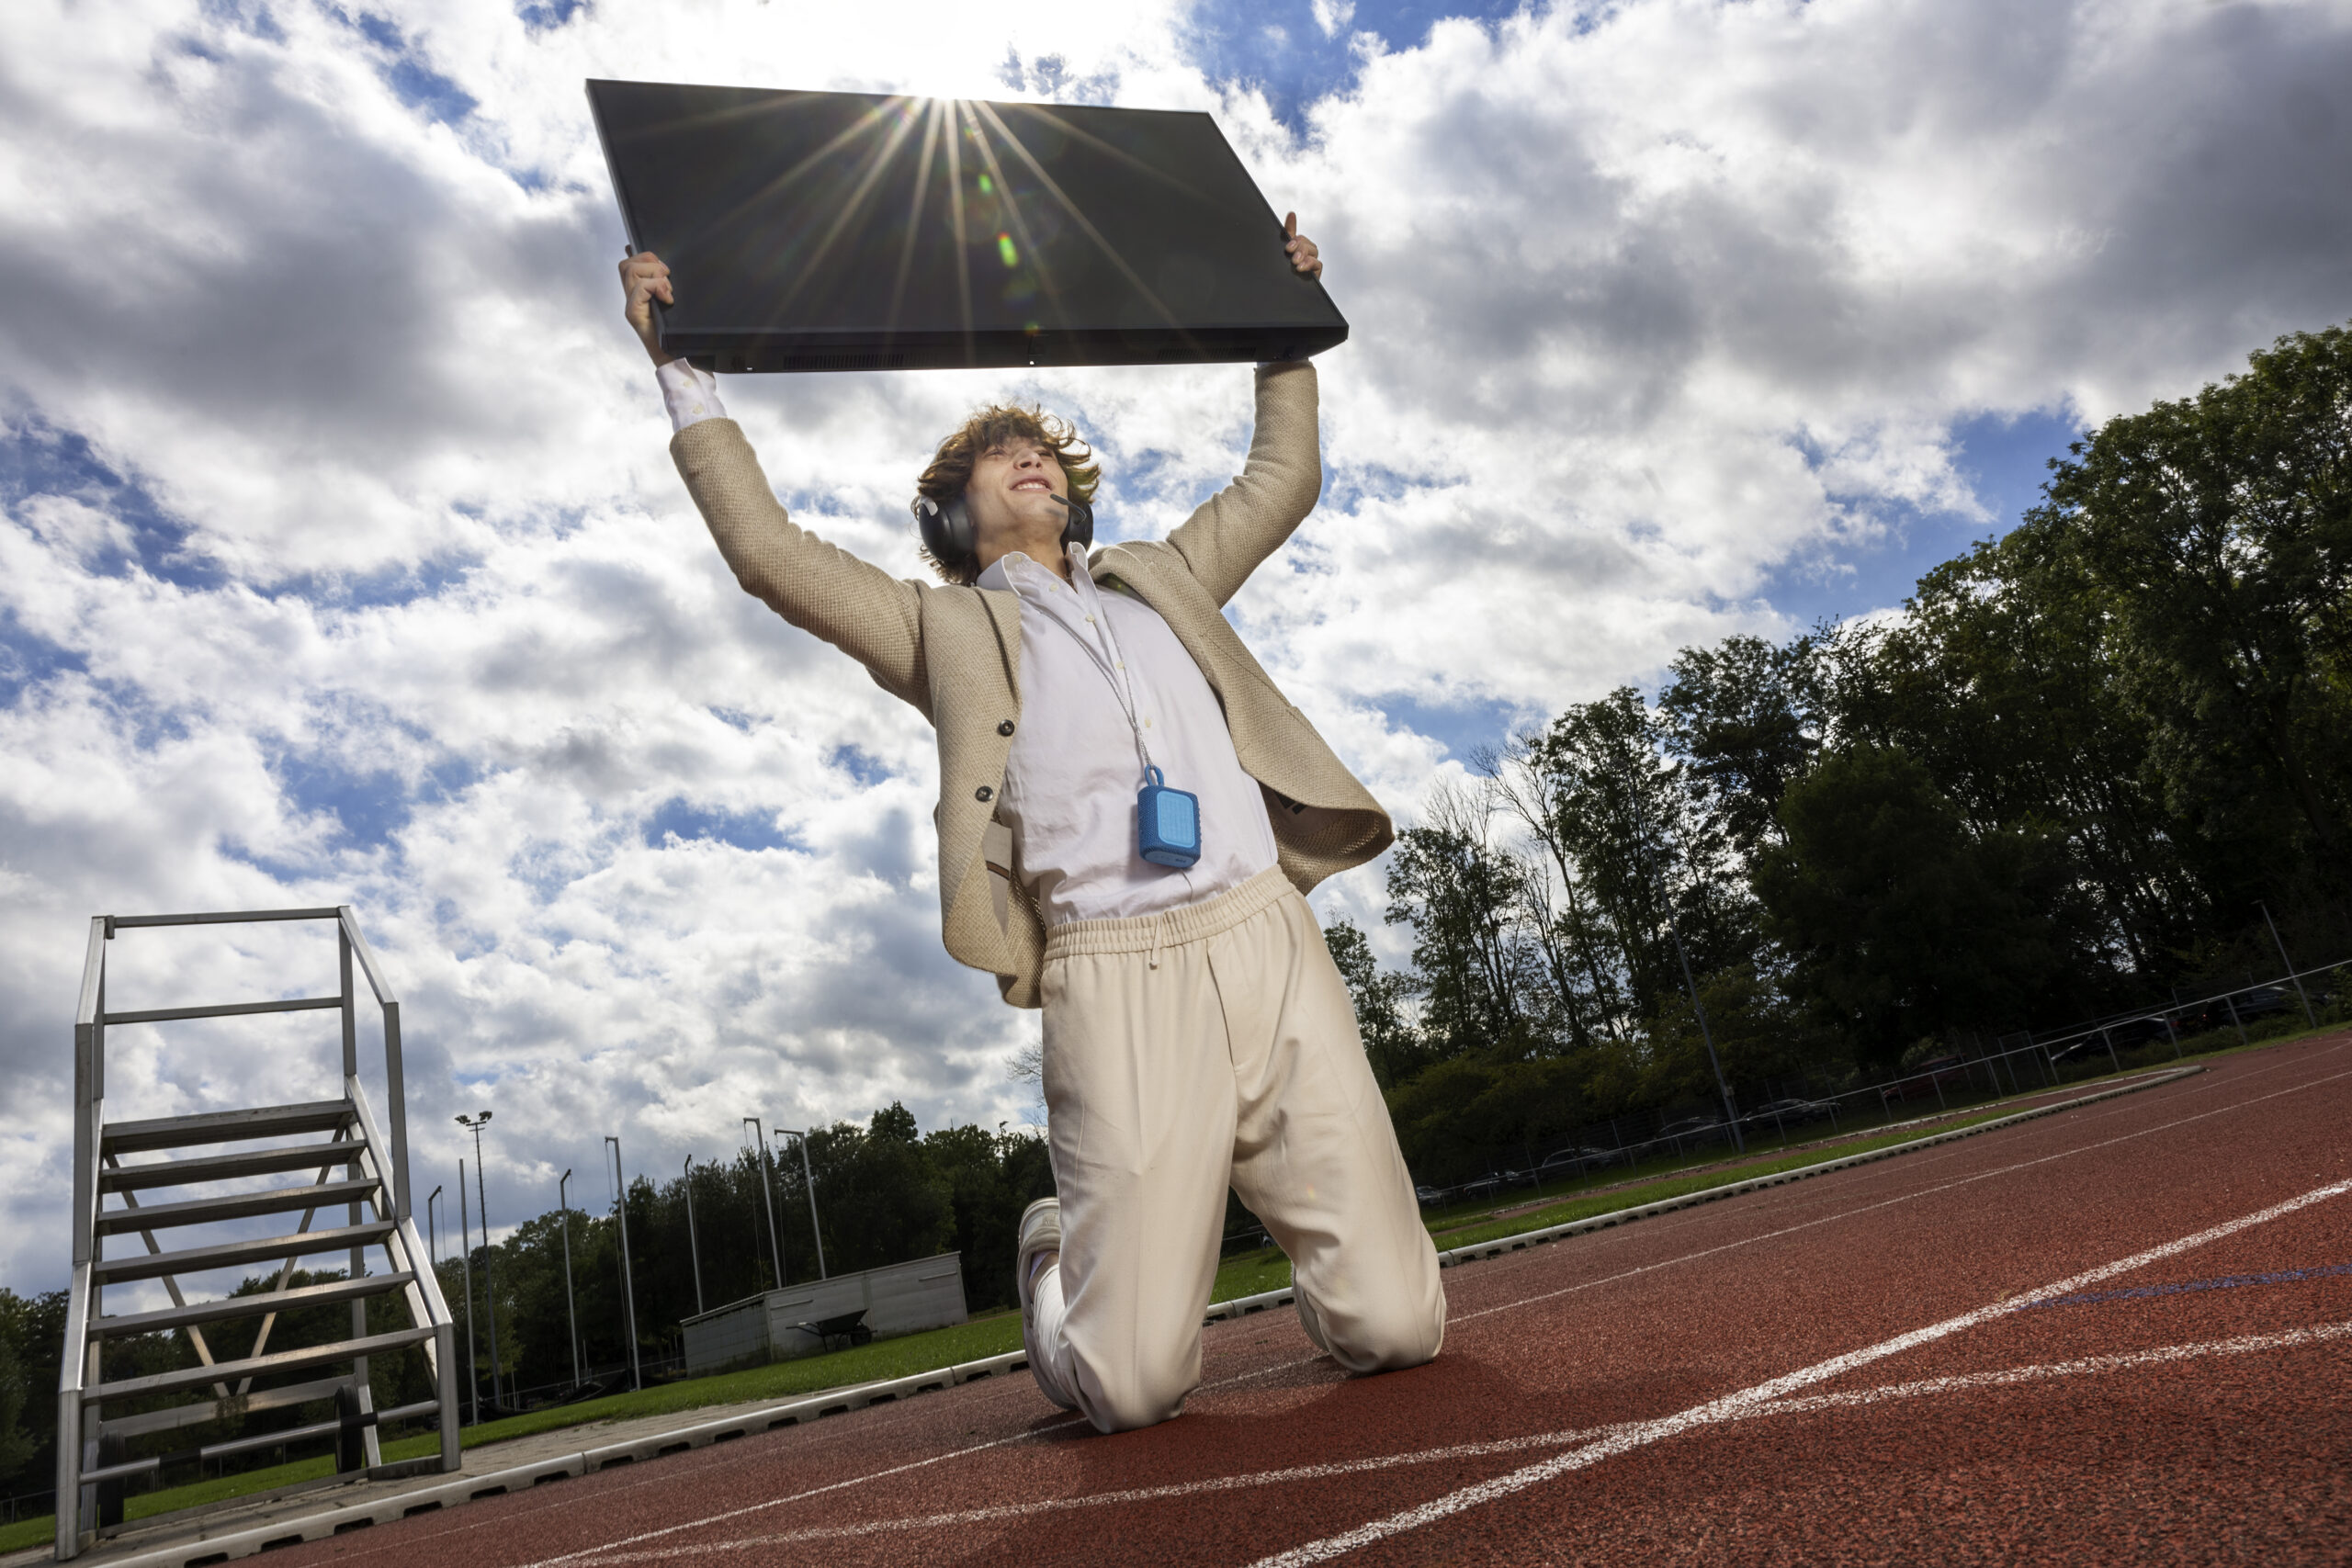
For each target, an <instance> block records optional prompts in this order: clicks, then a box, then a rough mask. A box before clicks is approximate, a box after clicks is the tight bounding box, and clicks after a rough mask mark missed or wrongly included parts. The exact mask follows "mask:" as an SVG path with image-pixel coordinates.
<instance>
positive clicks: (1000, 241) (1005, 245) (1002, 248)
mask: <svg viewBox="0 0 2352 1568" xmlns="http://www.w3.org/2000/svg"><path fill="white" fill-rule="evenodd" d="M996 254H998V255H999V256H1001V258H1003V261H1004V265H1007V266H1019V265H1021V253H1020V252H1018V251H1016V250H1014V249H1013V248H1012V235H1010V234H999V235H998V236H997V237H996Z"/></svg>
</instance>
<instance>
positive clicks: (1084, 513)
mask: <svg viewBox="0 0 2352 1568" xmlns="http://www.w3.org/2000/svg"><path fill="white" fill-rule="evenodd" d="M1054 500H1055V501H1056V502H1058V503H1059V504H1060V506H1061V509H1062V510H1063V511H1065V512H1067V513H1069V525H1067V526H1065V527H1064V528H1063V529H1062V548H1064V549H1068V548H1069V547H1071V546H1072V545H1076V546H1077V547H1079V548H1080V549H1081V550H1086V549H1091V548H1093V547H1094V508H1092V507H1091V506H1089V505H1088V504H1087V503H1086V502H1082V501H1064V500H1062V498H1061V497H1060V496H1058V495H1057V496H1055V497H1054Z"/></svg>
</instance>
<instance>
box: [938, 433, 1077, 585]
mask: <svg viewBox="0 0 2352 1568" xmlns="http://www.w3.org/2000/svg"><path fill="white" fill-rule="evenodd" d="M1057 496H1059V497H1061V498H1062V499H1063V500H1068V499H1069V478H1068V477H1067V476H1066V475H1064V474H1063V472H1062V466H1061V462H1060V460H1059V459H1058V458H1057V457H1055V455H1054V453H1053V450H1052V448H1050V447H1048V446H1046V445H1045V444H1044V443H1043V442H1040V441H1032V440H1028V439H1025V438H1023V437H1019V436H1014V437H1011V438H1008V439H1006V440H1003V441H1000V442H998V443H996V444H995V445H994V446H989V448H987V449H986V450H985V451H983V452H981V453H980V455H979V457H978V459H977V460H976V461H975V462H974V463H973V464H972V477H971V479H970V481H969V482H967V484H966V485H965V486H964V502H965V504H966V505H967V506H968V507H969V508H970V509H971V513H972V532H973V536H974V539H975V542H976V544H977V545H978V556H979V558H980V570H982V571H986V570H988V569H989V567H990V566H991V565H993V564H994V563H995V562H996V560H997V558H999V557H1001V556H1006V555H1010V554H1011V553H1012V552H1013V551H1015V550H1018V551H1020V552H1021V553H1022V554H1023V555H1025V556H1027V557H1028V558H1030V559H1031V560H1034V561H1035V562H1037V563H1038V564H1039V565H1041V566H1047V567H1051V568H1053V569H1054V570H1057V571H1065V575H1067V573H1066V570H1065V569H1064V568H1063V566H1062V563H1061V555H1062V549H1061V537H1062V530H1063V529H1064V528H1065V527H1067V526H1068V525H1069V509H1068V508H1067V507H1064V506H1063V505H1061V504H1060V503H1059V502H1057V501H1056V500H1055V499H1054V498H1055V497H1057Z"/></svg>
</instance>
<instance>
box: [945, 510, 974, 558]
mask: <svg viewBox="0 0 2352 1568" xmlns="http://www.w3.org/2000/svg"><path fill="white" fill-rule="evenodd" d="M940 512H941V513H942V514H943V518H944V522H945V523H946V525H947V526H946V533H947V540H948V544H949V546H950V547H952V548H953V549H954V550H955V552H956V554H955V557H954V558H955V559H956V560H959V561H977V560H978V558H979V555H980V541H979V539H978V536H977V531H976V530H975V529H974V528H973V526H972V509H971V507H970V505H969V504H967V502H965V500H964V498H963V497H962V496H960V495H954V496H950V497H948V498H947V504H946V505H945V506H943V507H941V508H940Z"/></svg>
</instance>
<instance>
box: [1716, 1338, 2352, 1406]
mask: <svg viewBox="0 0 2352 1568" xmlns="http://www.w3.org/2000/svg"><path fill="white" fill-rule="evenodd" d="M2346 1337H2352V1323H2324V1324H2320V1325H2317V1326H2315V1327H2312V1328H2289V1329H2283V1330H2281V1331H2280V1332H2278V1333H2276V1334H2247V1335H2244V1336H2241V1337H2238V1338H2235V1339H2205V1340H2199V1341H2197V1342H2195V1343H2193V1344H2188V1345H2166V1346H2165V1347H2163V1348H2161V1349H2155V1350H2119V1351H2117V1352H2115V1353H2114V1354H2112V1355H2107V1356H2086V1357H2084V1358H2083V1359H2081V1360H2079V1361H2052V1362H2050V1363H2048V1364H2047V1365H2044V1366H2039V1367H2009V1368H2006V1369H2004V1370H2003V1371H1997V1372H1962V1373H1959V1374H1957V1375H1955V1376H1952V1377H1948V1378H1922V1379H1920V1380H1919V1381H1918V1382H1896V1383H1888V1384H1886V1385H1885V1386H1884V1387H1882V1388H1858V1389H1853V1390H1850V1391H1849V1392H1846V1393H1810V1394H1806V1395H1804V1397H1803V1398H1799V1399H1779V1400H1774V1401H1773V1402H1772V1403H1770V1404H1767V1405H1764V1406H1763V1407H1762V1408H1760V1409H1758V1410H1754V1411H1750V1412H1749V1415H1751V1416H1796V1415H1803V1414H1804V1413H1805V1412H1807V1411H1811V1410H1850V1409H1855V1408H1858V1407H1860V1406H1861V1405H1866V1404H1884V1403H1886V1402H1887V1401H1888V1400H1890V1399H1922V1398H1925V1397H1927V1396H1928V1395H1929V1394H1936V1393H1964V1392H1965V1391H1967V1390H1969V1389H1973V1388H2003V1387H2007V1386H2008V1385H2010V1384H2013V1383H2028V1382H2043V1381H2045V1380H2047V1379H2050V1378H2071V1377H2080V1376H2083V1375H2084V1374H2085V1373H2088V1372H2120V1371H2130V1370H2131V1369H2132V1368H2133V1367H2156V1366H2162V1365H2164V1364H2165V1362H2168V1361H2188V1360H2195V1359H2199V1358H2201V1357H2205V1356H2244V1355H2247V1354H2249V1353H2251V1352H2254V1351H2256V1350H2292V1349H2296V1348H2300V1347H2301V1346H2305V1345H2324V1344H2325V1343H2327V1342H2328V1341H2329V1340H2331V1339H2342V1338H2346Z"/></svg>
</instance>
